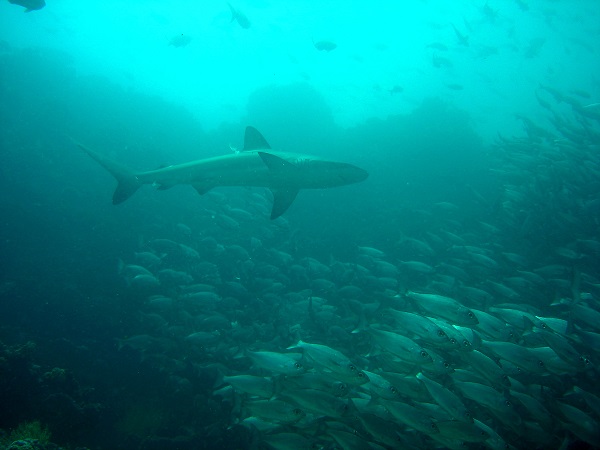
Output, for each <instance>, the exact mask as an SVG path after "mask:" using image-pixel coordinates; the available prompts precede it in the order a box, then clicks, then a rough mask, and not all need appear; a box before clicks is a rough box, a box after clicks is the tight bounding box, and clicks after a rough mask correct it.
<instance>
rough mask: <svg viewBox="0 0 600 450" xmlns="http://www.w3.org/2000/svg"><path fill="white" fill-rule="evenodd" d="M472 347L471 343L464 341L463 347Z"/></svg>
mask: <svg viewBox="0 0 600 450" xmlns="http://www.w3.org/2000/svg"><path fill="white" fill-rule="evenodd" d="M470 346H471V343H470V342H469V341H467V340H466V339H465V340H464V341H463V347H470Z"/></svg>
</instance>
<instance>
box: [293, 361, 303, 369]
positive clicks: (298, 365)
mask: <svg viewBox="0 0 600 450" xmlns="http://www.w3.org/2000/svg"><path fill="white" fill-rule="evenodd" d="M294 367H295V368H296V369H302V364H300V363H298V362H297V363H295V364H294Z"/></svg>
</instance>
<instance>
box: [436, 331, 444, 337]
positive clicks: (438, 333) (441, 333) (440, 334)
mask: <svg viewBox="0 0 600 450" xmlns="http://www.w3.org/2000/svg"><path fill="white" fill-rule="evenodd" d="M437 335H438V336H439V337H444V336H446V333H444V330H439V331H438V332H437Z"/></svg>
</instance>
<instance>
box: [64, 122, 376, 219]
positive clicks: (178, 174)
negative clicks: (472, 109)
mask: <svg viewBox="0 0 600 450" xmlns="http://www.w3.org/2000/svg"><path fill="white" fill-rule="evenodd" d="M73 142H74V143H75V144H76V145H77V146H78V147H79V148H80V149H82V150H83V151H84V152H85V153H87V154H88V155H89V156H90V157H91V158H92V159H94V160H95V161H96V162H98V163H99V164H100V165H101V166H102V167H104V168H105V169H106V170H107V171H108V172H110V173H111V174H112V176H113V177H114V178H115V179H116V180H117V187H116V189H115V191H114V194H113V199H112V202H113V204H115V205H117V204H120V203H123V202H124V201H125V200H127V199H128V198H129V197H131V196H132V195H133V194H134V193H135V192H136V191H137V190H138V189H139V188H140V187H141V186H142V185H144V184H151V185H153V186H155V187H157V188H158V189H160V190H165V189H169V188H171V187H173V186H175V185H178V184H190V185H192V186H193V187H194V188H195V189H196V191H198V193H200V194H201V195H202V194H205V193H207V192H208V191H210V190H211V189H213V188H215V187H219V186H252V187H264V188H267V189H269V190H270V191H271V192H272V193H273V207H272V210H271V219H276V218H277V217H279V216H281V215H282V214H283V213H284V212H285V211H286V210H287V209H288V208H289V207H290V205H291V204H292V203H293V201H294V200H295V199H296V196H297V195H298V192H299V191H300V190H302V189H326V188H333V187H338V186H345V185H348V184H353V183H359V182H361V181H364V180H365V179H366V178H367V177H368V176H369V174H368V172H367V171H366V170H364V169H361V168H360V167H357V166H354V165H352V164H348V163H344V162H335V161H327V160H323V159H320V158H318V157H315V156H310V155H304V154H297V153H287V152H282V151H276V150H273V149H272V148H271V146H270V145H269V144H268V142H267V141H266V139H265V138H264V137H263V135H262V134H261V133H260V132H259V131H258V130H257V129H256V128H254V127H251V126H248V127H246V131H245V134H244V148H243V149H242V150H240V151H235V152H234V153H230V154H227V155H222V156H214V157H211V158H205V159H199V160H196V161H190V162H187V163H183V164H177V165H171V166H167V167H162V168H160V169H156V170H150V171H147V172H134V171H132V170H131V169H129V168H128V167H126V166H124V165H122V164H120V163H119V162H116V161H113V160H111V159H109V158H107V157H105V156H104V155H102V154H100V153H97V152H95V151H93V150H91V149H89V148H88V147H86V146H85V145H83V144H81V143H79V142H77V141H75V140H73Z"/></svg>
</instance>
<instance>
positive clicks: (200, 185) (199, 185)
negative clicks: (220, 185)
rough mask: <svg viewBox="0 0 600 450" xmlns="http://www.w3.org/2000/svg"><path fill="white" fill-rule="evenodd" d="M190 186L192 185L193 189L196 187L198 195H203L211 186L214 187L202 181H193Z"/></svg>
mask: <svg viewBox="0 0 600 450" xmlns="http://www.w3.org/2000/svg"><path fill="white" fill-rule="evenodd" d="M192 186H194V189H196V190H197V191H198V194H200V195H204V194H206V193H207V192H208V191H210V190H211V189H212V188H214V186H213V185H212V184H203V183H194V184H192Z"/></svg>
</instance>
